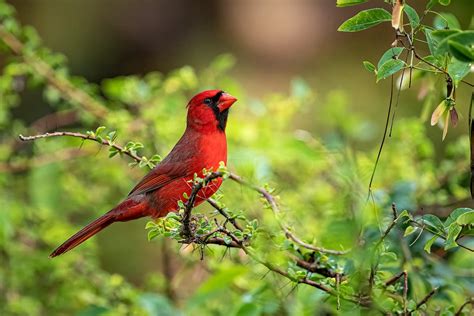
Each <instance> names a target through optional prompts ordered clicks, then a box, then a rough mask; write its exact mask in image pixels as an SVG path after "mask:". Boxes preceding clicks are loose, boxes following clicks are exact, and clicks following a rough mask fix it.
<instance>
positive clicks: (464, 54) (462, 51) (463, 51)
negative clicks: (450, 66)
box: [448, 40, 474, 63]
mask: <svg viewBox="0 0 474 316" xmlns="http://www.w3.org/2000/svg"><path fill="white" fill-rule="evenodd" d="M448 48H449V52H450V53H451V54H452V55H453V56H454V57H455V58H456V59H457V60H459V61H462V62H465V63H471V62H473V61H474V51H473V50H472V48H469V47H467V46H464V45H462V44H459V43H458V42H455V41H452V40H448Z"/></svg>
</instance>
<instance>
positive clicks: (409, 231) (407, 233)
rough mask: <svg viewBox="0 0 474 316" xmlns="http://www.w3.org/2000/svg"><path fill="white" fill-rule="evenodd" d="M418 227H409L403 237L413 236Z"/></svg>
mask: <svg viewBox="0 0 474 316" xmlns="http://www.w3.org/2000/svg"><path fill="white" fill-rule="evenodd" d="M417 229H418V228H417V227H413V226H408V227H407V228H406V229H405V233H403V237H406V236H409V235H411V234H413V233H414V232H416V231H417Z"/></svg>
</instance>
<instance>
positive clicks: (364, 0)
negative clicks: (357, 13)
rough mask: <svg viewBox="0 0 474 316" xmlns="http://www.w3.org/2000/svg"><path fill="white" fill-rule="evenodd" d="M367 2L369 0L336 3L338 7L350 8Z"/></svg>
mask: <svg viewBox="0 0 474 316" xmlns="http://www.w3.org/2000/svg"><path fill="white" fill-rule="evenodd" d="M364 2H367V0H337V1H336V6H338V7H348V6H351V5H357V4H361V3H364Z"/></svg>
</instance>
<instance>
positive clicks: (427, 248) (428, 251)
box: [423, 235, 438, 253]
mask: <svg viewBox="0 0 474 316" xmlns="http://www.w3.org/2000/svg"><path fill="white" fill-rule="evenodd" d="M436 239H438V236H436V235H434V236H433V237H431V238H430V239H429V240H428V241H427V242H426V244H425V246H424V247H423V249H424V250H425V251H426V252H427V253H431V246H433V243H434V242H435V241H436Z"/></svg>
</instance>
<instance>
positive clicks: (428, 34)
mask: <svg viewBox="0 0 474 316" xmlns="http://www.w3.org/2000/svg"><path fill="white" fill-rule="evenodd" d="M423 32H424V33H425V37H426V42H428V48H429V50H430V53H431V54H432V55H434V54H435V53H436V48H437V47H438V41H437V40H436V39H435V38H434V37H433V34H432V33H433V31H432V30H430V29H428V28H426V27H425V28H423Z"/></svg>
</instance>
